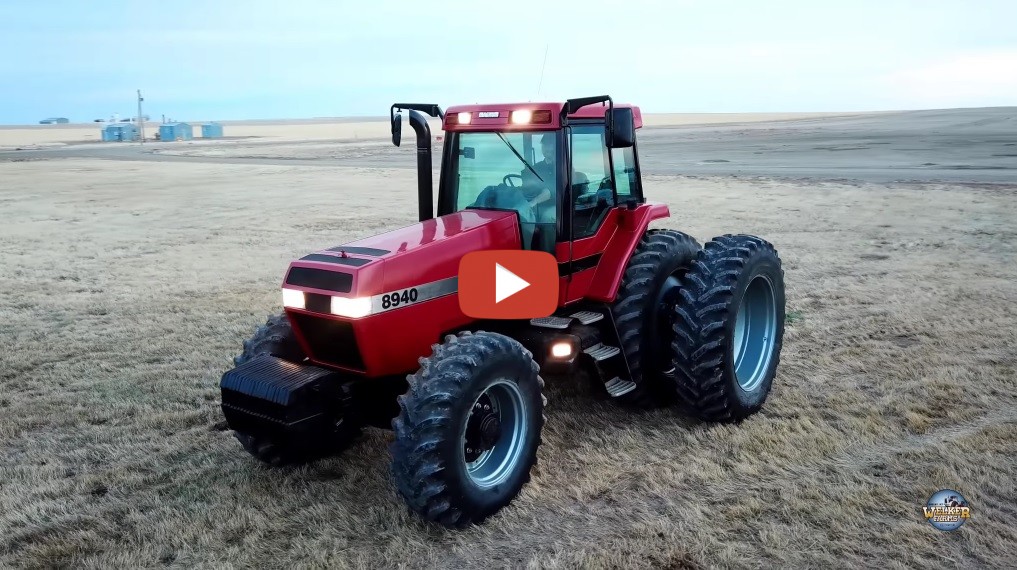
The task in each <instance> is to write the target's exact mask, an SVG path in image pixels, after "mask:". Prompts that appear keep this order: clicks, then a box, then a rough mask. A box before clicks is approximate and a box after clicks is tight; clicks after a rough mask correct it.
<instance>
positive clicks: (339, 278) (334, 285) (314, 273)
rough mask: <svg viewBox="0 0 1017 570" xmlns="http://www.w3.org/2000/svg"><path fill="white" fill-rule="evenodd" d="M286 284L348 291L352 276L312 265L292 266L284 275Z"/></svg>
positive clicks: (341, 291)
mask: <svg viewBox="0 0 1017 570" xmlns="http://www.w3.org/2000/svg"><path fill="white" fill-rule="evenodd" d="M286 283H287V284H288V285H296V286H298V287H311V288H312V289H322V290H325V291H335V292H337V293H349V292H350V290H351V289H352V288H353V276H352V275H350V274H349V273H342V272H339V271H326V270H324V269H315V268H313V267H293V268H291V269H290V272H289V275H287V276H286Z"/></svg>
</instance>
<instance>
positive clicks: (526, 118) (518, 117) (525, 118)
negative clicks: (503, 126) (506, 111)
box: [512, 109, 533, 125]
mask: <svg viewBox="0 0 1017 570" xmlns="http://www.w3.org/2000/svg"><path fill="white" fill-rule="evenodd" d="M532 117H533V112H532V111H529V110H526V109H520V110H518V111H512V124H514V125H528V124H530V119H531V118H532Z"/></svg>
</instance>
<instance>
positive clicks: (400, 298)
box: [371, 277, 459, 315]
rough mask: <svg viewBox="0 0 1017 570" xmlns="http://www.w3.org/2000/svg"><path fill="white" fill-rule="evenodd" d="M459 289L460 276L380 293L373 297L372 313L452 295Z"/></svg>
mask: <svg viewBox="0 0 1017 570" xmlns="http://www.w3.org/2000/svg"><path fill="white" fill-rule="evenodd" d="M458 291H459V277H449V278H447V279H439V280H438V281H432V282H430V283H424V284H423V285H416V286H414V287H407V288H405V289H398V290H396V291H389V292H388V293H380V294H378V295H373V296H372V297H371V314H372V315H376V314H378V313H384V312H386V311H391V310H394V309H401V308H402V307H408V306H410V305H416V304H418V303H423V302H424V301H430V300H431V299H437V298H438V297H444V296H445V295H451V294H452V293H456V292H458Z"/></svg>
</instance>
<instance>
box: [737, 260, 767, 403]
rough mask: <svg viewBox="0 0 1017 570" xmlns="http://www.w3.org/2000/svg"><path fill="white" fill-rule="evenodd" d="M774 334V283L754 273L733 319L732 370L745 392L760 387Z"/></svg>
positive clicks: (764, 376)
mask: <svg viewBox="0 0 1017 570" xmlns="http://www.w3.org/2000/svg"><path fill="white" fill-rule="evenodd" d="M776 335H777V301H776V299H775V295H774V291H773V283H772V282H771V281H770V278H769V277H767V276H765V275H757V276H755V277H754V278H753V279H752V281H750V282H749V286H748V287H746V289H745V294H744V295H743V296H742V300H741V304H740V305H739V307H738V316H737V318H736V319H735V328H734V340H733V343H732V347H733V350H734V355H733V358H734V369H735V376H736V377H737V380H738V386H740V387H741V389H742V390H745V391H746V392H752V391H754V390H756V389H757V388H759V386H760V385H761V384H762V383H763V380H765V379H766V375H767V372H769V369H770V362H771V361H772V360H773V349H774V346H775V344H776Z"/></svg>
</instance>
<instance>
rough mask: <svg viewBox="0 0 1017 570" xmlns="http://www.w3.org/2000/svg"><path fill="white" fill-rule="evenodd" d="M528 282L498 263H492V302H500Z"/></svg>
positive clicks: (527, 285) (523, 287) (525, 285)
mask: <svg viewBox="0 0 1017 570" xmlns="http://www.w3.org/2000/svg"><path fill="white" fill-rule="evenodd" d="M529 286H530V284H529V282H527V281H526V280H525V279H523V278H522V277H520V276H518V275H516V274H515V273H512V272H511V271H509V270H508V269H505V268H504V267H502V266H501V265H500V264H498V263H495V264H494V302H495V303H501V302H502V301H504V300H505V299H507V298H509V297H511V296H512V295H515V294H516V293H518V292H520V291H522V290H523V289H526V288H527V287H529Z"/></svg>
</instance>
